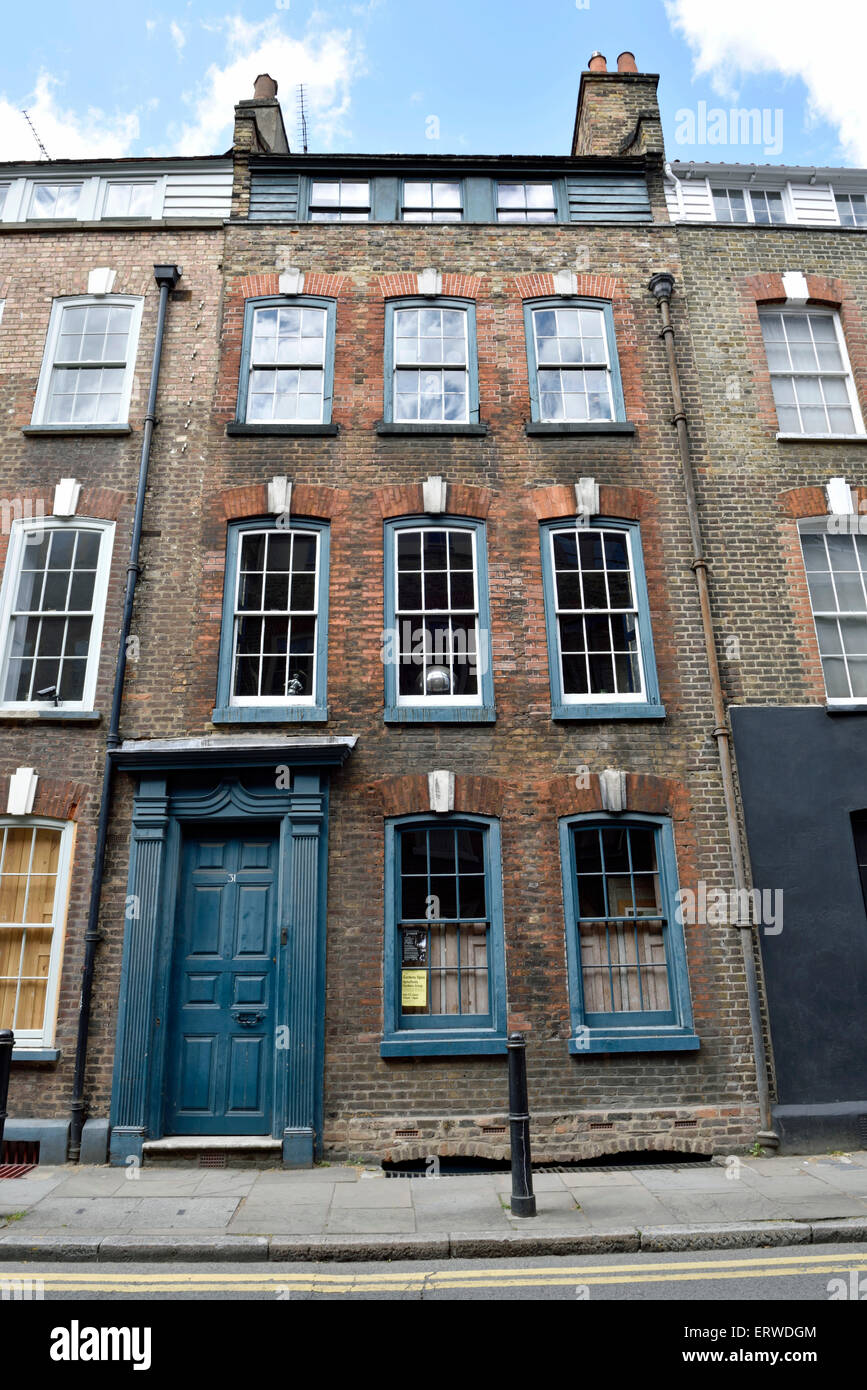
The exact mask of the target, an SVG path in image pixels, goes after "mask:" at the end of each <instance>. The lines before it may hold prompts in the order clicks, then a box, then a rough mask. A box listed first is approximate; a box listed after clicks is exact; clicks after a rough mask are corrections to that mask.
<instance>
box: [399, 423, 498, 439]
mask: <svg viewBox="0 0 867 1390" xmlns="http://www.w3.org/2000/svg"><path fill="white" fill-rule="evenodd" d="M376 433H377V434H418V435H425V434H431V435H467V436H469V437H470V438H477V437H480V436H482V435H486V434H487V433H488V427H487V425H480V424H453V425H450V424H436V425H425V424H420V423H419V424H417V423H415V422H414V421H412V420H402V421H399V422H396V423H392V422H391V421H390V420H377V422H376Z"/></svg>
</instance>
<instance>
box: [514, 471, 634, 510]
mask: <svg viewBox="0 0 867 1390" xmlns="http://www.w3.org/2000/svg"><path fill="white" fill-rule="evenodd" d="M575 482H576V483H577V482H578V473H577V470H576V475H575ZM530 500H531V503H532V506H533V510H534V512H535V514H536V519H537V520H538V521H551V520H553V519H555V518H556V517H574V516H575V515H576V513H577V507H576V503H575V489H574V487H567V486H566V485H565V484H560V485H558V486H555V487H540V488H535V489H534V490H533V492H531V493H530ZM655 510H656V497H655V495H654V494H653V493H652V492H651V491H650V490H649V489H648V488H641V487H612V486H610V485H609V484H608V483H600V485H599V515H600V516H612V517H619V518H620V520H622V521H644V520H646V519H647V518H648V517H649V516H652V515H654V514H655Z"/></svg>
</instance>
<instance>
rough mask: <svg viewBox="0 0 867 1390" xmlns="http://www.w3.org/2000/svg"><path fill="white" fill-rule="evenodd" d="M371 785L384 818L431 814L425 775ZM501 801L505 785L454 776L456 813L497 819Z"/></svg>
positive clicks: (388, 780) (390, 779) (501, 810)
mask: <svg viewBox="0 0 867 1390" xmlns="http://www.w3.org/2000/svg"><path fill="white" fill-rule="evenodd" d="M431 770H433V769H431ZM372 785H373V788H374V789H375V790H376V791H378V793H379V797H380V800H381V802H382V814H383V815H384V816H410V815H423V814H432V813H431V809H430V792H429V789H428V780H427V773H426V772H418V773H409V774H406V775H404V776H402V777H384V778H383V779H382V780H381V781H378V782H374V783H373V784H372ZM504 800H505V786H504V784H503V782H502V781H501V780H500V779H499V778H498V777H467V776H464V775H462V774H458V775H457V776H456V777H455V807H454V809H455V813H456V814H457V813H459V812H461V811H463V812H465V813H468V814H473V815H477V816H501V815H502V813H503V802H504Z"/></svg>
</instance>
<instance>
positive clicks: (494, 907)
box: [380, 812, 506, 1057]
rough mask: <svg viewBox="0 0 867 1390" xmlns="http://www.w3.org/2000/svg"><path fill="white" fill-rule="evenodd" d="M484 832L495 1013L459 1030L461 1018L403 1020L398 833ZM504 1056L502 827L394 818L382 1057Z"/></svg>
mask: <svg viewBox="0 0 867 1390" xmlns="http://www.w3.org/2000/svg"><path fill="white" fill-rule="evenodd" d="M444 826H447V827H450V828H458V829H459V828H465V829H475V830H478V829H481V830H483V831H484V832H485V883H486V892H487V900H488V901H487V906H488V921H489V924H490V925H489V929H488V930H489V935H488V945H489V962H488V964H489V982H490V992H491V1011H490V1014H488V1015H485V1016H484V1017H485V1020H486V1021H485V1022H484V1023H482V1022H479V1021H478V1019H479V1017H481V1016H476V1021H474V1022H473V1023H472V1024H469V1025H465V1026H461V1022H460V1019H461V1015H460V1014H440V1015H434V1016H433V1017H426V1018H422V1017H419V1016H415V1017H411V1018H404V1017H403V1016H402V1015H401V1013H400V962H399V961H398V949H397V947H398V925H397V924H398V921H399V919H400V907H399V904H400V854H399V835H400V832H401V831H402V830H404V829H407V828H425V829H442V828H443V827H444ZM505 1052H506V959H505V940H504V927H503V884H502V866H501V850H500V823H499V821H498V820H497V819H496V818H495V817H493V816H477V815H448V816H442V815H440V816H438V815H435V814H433V813H432V812H429V813H428V814H426V815H411V816H396V817H393V818H391V819H389V820H386V822H385V943H384V954H383V1036H382V1042H381V1044H380V1055H381V1056H383V1057H442V1056H450V1055H451V1056H457V1055H464V1056H472V1055H476V1056H483V1055H490V1054H491V1053H498V1054H504V1053H505Z"/></svg>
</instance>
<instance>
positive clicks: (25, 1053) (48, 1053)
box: [12, 1047, 60, 1063]
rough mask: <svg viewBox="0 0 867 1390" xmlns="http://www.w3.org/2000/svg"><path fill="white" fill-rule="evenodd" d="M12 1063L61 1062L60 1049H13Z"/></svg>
mask: <svg viewBox="0 0 867 1390" xmlns="http://www.w3.org/2000/svg"><path fill="white" fill-rule="evenodd" d="M12 1061H13V1063H15V1062H59V1061H60V1048H59V1047H13V1049H12Z"/></svg>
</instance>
